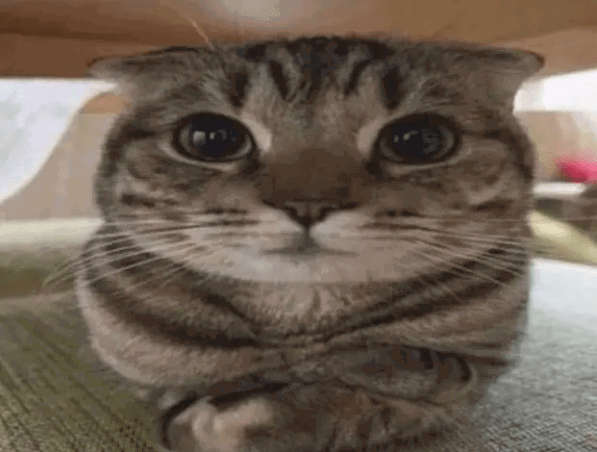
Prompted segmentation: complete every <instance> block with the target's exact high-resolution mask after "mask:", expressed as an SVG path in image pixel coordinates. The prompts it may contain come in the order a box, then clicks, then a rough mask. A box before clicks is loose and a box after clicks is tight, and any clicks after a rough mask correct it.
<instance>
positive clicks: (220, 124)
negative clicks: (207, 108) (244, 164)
mask: <svg viewBox="0 0 597 452" xmlns="http://www.w3.org/2000/svg"><path fill="white" fill-rule="evenodd" d="M174 147H175V148H176V149H177V151H178V152H179V153H180V154H181V155H182V156H184V157H187V158H191V159H194V160H201V161H206V162H230V161H233V160H239V159H242V158H245V157H247V156H248V155H249V154H250V153H251V152H252V151H253V150H254V148H255V145H254V141H253V137H252V136H251V134H250V132H249V131H248V130H247V128H246V127H245V126H244V125H243V124H241V123H240V122H239V121H237V120H235V119H232V118H230V117H228V116H224V115H220V114H216V113H198V114H196V115H193V116H190V117H189V118H187V119H186V120H184V121H183V123H182V125H181V126H180V127H179V128H178V129H177V130H176V131H175V133H174Z"/></svg>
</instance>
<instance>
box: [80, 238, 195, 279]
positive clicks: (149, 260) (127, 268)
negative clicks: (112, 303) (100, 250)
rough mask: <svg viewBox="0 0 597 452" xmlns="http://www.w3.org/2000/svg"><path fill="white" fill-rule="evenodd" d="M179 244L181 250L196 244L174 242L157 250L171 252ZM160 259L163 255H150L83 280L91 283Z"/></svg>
mask: <svg viewBox="0 0 597 452" xmlns="http://www.w3.org/2000/svg"><path fill="white" fill-rule="evenodd" d="M181 245H183V248H182V249H183V250H184V249H187V248H188V247H190V246H196V245H195V244H193V245H189V244H188V243H183V244H181V243H178V244H176V245H174V246H170V247H167V248H166V249H160V250H159V251H161V252H164V251H168V252H172V251H180V249H177V248H180V246H181ZM148 251H149V252H154V253H155V251H158V250H155V249H152V250H145V252H148ZM123 259H126V258H122V257H121V258H118V259H113V260H109V261H108V262H107V263H108V264H113V263H114V262H118V261H120V260H123ZM160 259H162V260H163V259H164V257H163V256H154V257H152V258H149V259H144V260H141V261H139V262H135V263H134V264H130V265H125V266H124V267H119V268H118V269H117V270H115V271H112V272H107V273H103V274H101V275H98V276H96V277H95V278H91V279H85V280H84V282H85V283H86V284H91V283H93V282H95V281H98V280H100V279H104V278H107V277H110V276H114V275H117V274H119V273H122V272H124V271H126V270H130V269H132V268H136V267H139V266H141V265H146V264H148V263H150V262H155V261H158V260H160Z"/></svg>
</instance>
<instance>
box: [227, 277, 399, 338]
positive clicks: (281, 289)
mask: <svg viewBox="0 0 597 452" xmlns="http://www.w3.org/2000/svg"><path fill="white" fill-rule="evenodd" d="M386 292H387V291H385V290H383V289H380V290H377V291H376V290H373V289H371V288H365V287H362V286H351V285H317V284H279V285H259V286H253V287H252V288H251V289H250V290H245V291H242V292H238V293H234V294H230V297H229V298H228V299H229V300H230V301H231V303H232V304H234V306H235V307H236V308H237V309H238V310H239V311H242V312H243V313H244V315H245V316H246V318H247V319H248V320H249V321H250V322H251V323H252V324H253V329H254V331H255V332H256V333H257V334H258V335H259V336H260V337H261V338H262V339H266V340H267V339H268V338H269V339H272V340H273V341H276V338H285V342H286V341H287V340H292V338H293V337H294V338H297V340H300V339H299V338H300V337H302V336H319V335H326V334H330V333H333V331H335V330H336V329H338V328H343V327H346V326H348V324H350V323H351V322H354V321H356V320H357V319H358V318H359V316H360V315H359V313H361V312H367V311H370V310H371V307H372V306H374V305H375V304H377V303H379V302H380V300H382V299H383V298H384V297H387V296H388V293H386Z"/></svg>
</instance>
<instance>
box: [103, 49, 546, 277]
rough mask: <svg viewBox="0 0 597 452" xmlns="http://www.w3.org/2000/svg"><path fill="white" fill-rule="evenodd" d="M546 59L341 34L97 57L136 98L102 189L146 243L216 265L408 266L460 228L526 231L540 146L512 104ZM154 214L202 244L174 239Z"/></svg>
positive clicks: (481, 238) (429, 260) (107, 162)
mask: <svg viewBox="0 0 597 452" xmlns="http://www.w3.org/2000/svg"><path fill="white" fill-rule="evenodd" d="M541 64H542V62H541V59H540V57H538V56H536V55H534V54H531V53H527V52H522V51H514V50H504V49H491V48H483V47H476V46H470V45H463V44H446V43H433V42H409V41H404V40H388V41H379V40H362V39H344V38H303V39H298V40H281V41H274V42H264V43H251V44H246V45H240V46H224V47H219V48H216V49H207V48H170V49H165V50H162V51H156V52H150V53H147V54H143V55H138V56H132V57H124V58H111V59H105V60H101V61H99V62H96V63H95V64H94V66H93V68H92V71H93V72H94V73H95V74H96V75H98V76H100V77H102V78H106V79H110V80H114V81H115V82H116V83H117V84H118V86H119V87H120V89H121V91H122V92H123V94H124V96H125V97H127V99H128V101H129V106H128V108H127V110H126V111H125V112H124V113H123V114H122V115H121V116H120V118H119V120H118V121H117V123H116V125H115V126H114V128H113V130H112V131H111V133H110V136H109V138H108V140H107V143H106V146H105V152H104V155H103V161H102V164H101V167H100V170H99V172H98V175H97V182H96V193H97V201H98V204H99V205H100V207H101V209H102V212H103V215H104V217H105V219H106V221H108V222H114V224H118V225H120V227H121V228H124V229H126V230H129V231H134V232H135V233H136V234H137V236H136V238H137V240H138V241H139V242H140V243H142V244H144V245H146V247H147V248H149V249H154V250H160V248H159V247H160V246H162V249H161V251H159V252H160V253H162V254H166V255H168V257H170V258H172V259H174V260H177V259H178V260H181V259H184V260H185V262H186V263H187V264H188V265H190V266H192V267H194V268H197V269H199V270H202V271H209V272H210V273H215V274H218V275H220V276H225V277H231V278H236V279H242V280H251V281H262V282H290V281H297V282H322V283H328V282H330V283H334V282H356V283H360V282H365V281H372V280H374V281H383V280H390V281H395V280H397V279H401V278H406V277H408V276H409V275H413V274H416V273H417V272H421V271H424V268H425V266H433V265H436V264H437V260H438V259H439V260H441V259H442V257H441V250H442V249H443V248H445V247H446V246H448V245H451V246H452V247H453V249H472V248H475V247H483V246H487V244H488V242H489V241H491V240H495V241H496V242H497V241H498V240H504V237H506V236H510V235H516V234H519V233H523V232H521V231H522V230H523V229H524V228H522V229H521V225H522V224H524V221H516V220H523V219H524V217H525V214H526V211H527V208H528V205H529V189H530V185H531V181H532V173H533V158H532V152H531V147H530V145H529V142H528V140H527V138H526V136H525V135H524V133H523V132H522V130H521V129H520V128H519V126H518V124H517V122H516V121H515V119H514V117H513V115H512V106H513V99H514V96H515V93H516V91H517V89H518V88H519V86H520V84H521V83H522V82H523V81H524V80H525V79H526V78H527V77H529V76H530V75H532V74H533V73H535V72H536V71H537V70H538V69H539V68H540V66H541ZM495 217H500V218H503V219H510V220H512V221H511V222H509V221H502V222H495V221H491V219H493V218H495ZM160 228H162V230H170V231H172V230H174V229H176V233H177V234H178V237H179V238H181V239H183V240H182V241H181V242H184V243H186V244H190V245H192V246H194V247H195V248H189V247H186V248H185V247H184V246H182V247H179V248H176V246H174V247H173V245H172V243H169V244H168V245H167V246H163V245H164V244H163V243H161V242H160V240H159V239H158V238H157V235H156V233H155V230H156V229H160ZM168 228H170V229H168ZM516 228H517V229H516ZM515 229H516V230H515ZM147 231H151V232H152V233H151V234H150V233H149V232H147ZM179 244H180V243H179ZM182 250H184V252H183V251H182Z"/></svg>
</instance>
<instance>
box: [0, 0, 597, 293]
mask: <svg viewBox="0 0 597 452" xmlns="http://www.w3.org/2000/svg"><path fill="white" fill-rule="evenodd" d="M315 33H318V34H322V33H331V34H334V33H336V34H347V33H359V34H389V35H394V36H408V37H423V38H432V39H457V40H466V41H475V42H483V43H488V44H496V45H502V46H512V47H520V48H526V49H529V50H534V51H536V52H539V53H541V54H543V55H544V56H545V57H546V58H547V64H546V67H545V68H544V70H543V71H542V72H541V73H540V74H538V76H537V77H535V78H534V79H533V80H531V81H529V82H528V83H527V84H526V85H524V86H523V88H522V89H521V91H520V92H519V94H518V97H517V99H516V112H517V115H518V117H519V118H520V121H521V122H522V123H523V125H524V126H525V127H526V128H527V130H528V132H529V134H530V136H531V138H532V139H533V141H534V142H535V143H536V146H537V160H538V170H537V182H538V185H537V188H536V198H537V209H536V211H535V212H534V213H533V214H532V217H531V221H532V225H533V229H534V232H535V234H536V238H537V253H538V254H543V255H547V256H551V257H556V258H558V259H563V260H570V261H576V262H583V263H589V264H597V247H596V245H595V238H596V236H597V220H595V217H596V216H597V194H595V192H596V191H597V190H596V189H595V188H593V189H590V188H589V187H590V186H591V185H592V184H594V183H595V182H596V181H597V169H596V167H597V48H596V47H597V46H596V45H595V43H597V2H595V1H594V0H572V1H569V2H566V6H565V8H563V7H562V2H561V1H557V0H526V1H525V2H518V1H517V0H486V1H483V2H477V1H474V0H454V1H450V2H437V1H431V0H411V1H406V0H405V1H400V2H398V1H395V0H373V1H367V2H365V1H346V0H329V1H326V2H317V1H303V2H296V1H292V0H287V1H284V0H275V1H274V0H254V1H251V2H238V1H232V0H220V1H216V0H202V1H200V2H198V1H190V0H189V1H186V0H178V1H161V0H130V1H127V2H122V1H114V0H76V1H75V0H54V1H52V2H47V1H43V0H18V1H17V0H3V1H2V2H1V3H0V55H2V57H1V58H0V291H4V293H5V294H10V293H12V294H18V293H23V291H25V292H26V291H29V290H32V288H34V287H36V285H39V282H40V281H41V280H43V279H44V278H45V277H46V276H47V274H48V272H51V271H53V269H55V268H57V267H58V266H59V265H60V264H61V263H63V262H64V261H65V259H68V257H69V256H72V255H73V254H75V253H76V251H77V249H78V247H79V245H80V244H81V242H82V241H83V240H84V239H85V237H86V236H87V235H88V234H89V232H90V231H91V230H93V228H94V227H95V226H96V225H97V220H96V218H97V212H96V210H95V207H94V205H93V202H92V197H91V184H92V177H93V172H94V168H95V166H96V164H97V162H98V159H99V155H100V147H101V143H102V140H103V137H104V135H105V133H106V131H107V129H108V128H109V126H110V124H111V122H112V121H113V119H114V117H115V114H116V113H117V112H118V111H119V109H120V108H121V107H122V100H121V99H119V98H118V97H117V96H115V95H113V94H110V93H109V91H110V86H109V85H108V84H105V83H103V82H99V81H95V80H90V79H88V78H86V76H85V68H86V65H87V63H88V62H89V61H91V60H92V59H94V58H96V57H99V56H106V55H115V54H130V53H134V52H138V51H144V50H148V49H151V48H155V47H162V46H167V45H206V44H207V43H208V42H233V41H242V40H247V39H256V38H263V37H271V36H279V35H290V36H292V35H298V34H315ZM591 193H593V195H591Z"/></svg>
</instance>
